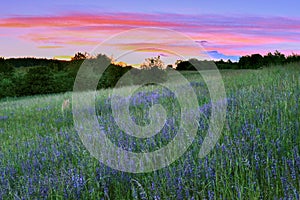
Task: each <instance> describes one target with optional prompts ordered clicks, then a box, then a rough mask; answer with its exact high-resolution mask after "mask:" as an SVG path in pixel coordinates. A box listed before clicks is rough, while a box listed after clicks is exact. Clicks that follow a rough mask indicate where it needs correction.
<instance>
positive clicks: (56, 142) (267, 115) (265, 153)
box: [0, 65, 300, 199]
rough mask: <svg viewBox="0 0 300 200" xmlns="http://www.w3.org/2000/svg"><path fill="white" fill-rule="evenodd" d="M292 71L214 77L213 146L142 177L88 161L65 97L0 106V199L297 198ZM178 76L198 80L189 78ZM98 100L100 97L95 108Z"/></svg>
mask: <svg viewBox="0 0 300 200" xmlns="http://www.w3.org/2000/svg"><path fill="white" fill-rule="evenodd" d="M299 72H300V70H299V67H298V66H296V65H290V66H286V67H284V68H281V67H273V68H270V69H262V70H237V71H233V70H224V71H221V74H222V75H223V79H224V83H225V88H226V92H227V96H228V98H231V99H233V100H232V101H230V103H229V108H228V113H227V125H226V127H225V128H224V130H223V132H222V138H221V139H220V141H219V143H218V145H217V146H216V148H215V149H214V150H213V152H211V154H210V155H209V156H208V157H207V158H206V159H198V158H197V157H196V156H195V155H196V153H195V152H197V150H199V149H198V147H197V146H199V145H197V144H195V145H193V147H192V148H191V153H187V154H186V155H185V158H182V159H180V160H179V161H178V162H176V163H175V164H173V165H171V166H170V167H168V168H165V169H162V170H159V171H157V172H153V173H150V174H144V175H143V174H127V173H122V172H117V171H114V170H111V169H109V168H107V167H105V166H103V165H101V164H99V163H98V161H97V160H96V159H94V158H91V157H90V155H89V153H88V152H87V151H86V150H85V148H84V147H83V145H82V144H81V142H80V140H79V139H78V136H77V135H76V133H75V132H74V130H73V128H72V123H73V122H72V117H71V113H70V112H67V113H65V114H64V115H63V114H62V113H61V104H62V102H63V100H64V99H66V98H71V93H66V94H57V95H48V96H43V95H42V96H35V97H25V98H20V99H8V100H6V101H2V102H0V106H1V107H0V116H8V117H9V118H8V119H7V120H5V119H2V120H0V140H1V146H0V173H1V174H0V176H1V178H0V199H1V197H2V198H16V197H25V198H33V197H48V198H49V197H60V198H83V197H84V196H89V197H90V198H100V197H106V198H108V196H109V197H110V198H111V199H127V198H132V195H133V191H137V193H140V195H142V196H143V193H146V194H147V196H148V197H149V198H151V199H154V198H158V197H160V198H162V199H165V198H180V197H182V198H190V197H191V196H194V197H195V198H196V199H197V198H201V199H202V198H211V197H213V196H214V197H216V198H227V199H232V198H245V199H249V198H250V199H253V198H259V197H262V198H273V197H275V198H280V197H290V198H297V195H298V198H299V192H300V191H299V188H300V177H299V175H298V174H299V173H300V153H299V148H300V147H299V145H300V136H299V117H300V113H299V107H298V106H299V96H300V80H299V74H300V73H299ZM184 74H185V75H186V76H187V77H188V79H189V80H190V81H199V80H200V81H201V78H200V77H199V76H198V75H197V74H196V73H195V72H184ZM297 74H298V75H297ZM199 95H201V94H200V93H199ZM106 97H107V91H100V92H99V98H98V99H97V103H98V104H103V103H104V102H105V99H106ZM103 117H108V115H107V116H106V115H104V116H103ZM199 140H200V139H199ZM187 171H188V172H189V171H190V172H189V173H187ZM211 171H213V172H211ZM185 173H187V174H185ZM179 177H180V179H179ZM133 179H135V180H138V181H139V183H141V185H142V187H138V186H137V185H136V184H135V183H134V182H132V180H133ZM130 180H131V182H130ZM133 188H136V190H133ZM153 188H157V192H154V191H156V189H153Z"/></svg>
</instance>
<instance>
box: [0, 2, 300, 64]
mask: <svg viewBox="0 0 300 200" xmlns="http://www.w3.org/2000/svg"><path fill="white" fill-rule="evenodd" d="M299 8H300V1H298V0H293V1H291V0H287V1H275V0H273V1H271V0H264V1H258V0H252V1H248V2H245V1H241V0H239V1H238V0H229V1H221V0H212V1H205V2H202V1H199V0H197V1H196V0H190V1H170V0H165V1H158V0H154V1H143V0H140V1H133V0H131V1H128V0H127V1H126V0H122V1H121V0H118V1H95V0H93V1H92V0H85V1H77V0H72V1H70V0H63V1H50V0H42V1H41V0H27V1H16V0H10V1H3V2H2V3H1V7H0V47H1V48H0V56H4V57H27V56H30V57H33V56H34V57H46V58H68V57H70V56H72V55H74V54H75V53H76V52H78V51H81V52H91V51H92V50H93V49H94V48H95V47H96V46H97V45H98V44H99V43H101V42H103V41H104V40H106V39H108V38H109V37H111V36H112V35H114V34H120V33H121V32H124V31H127V30H130V29H133V28H143V27H147V28H150V27H158V28H164V29H170V30H174V31H177V32H180V33H182V34H184V35H186V36H188V37H190V38H191V39H192V40H193V41H194V42H195V43H196V44H198V45H201V46H202V47H203V48H204V49H205V50H206V52H207V53H208V55H209V56H210V57H211V58H213V59H220V58H223V59H228V58H230V59H231V60H237V59H238V57H239V56H242V55H247V54H252V53H261V54H266V53H268V52H274V51H275V50H279V51H280V52H282V53H285V54H292V53H298V54H300V37H299V36H300V12H299ZM143 37H144V39H146V40H147V38H152V37H154V35H153V33H152V34H151V32H149V33H146V34H145V35H143ZM177 42H180V41H176V40H174V44H172V43H159V42H158V43H157V47H158V48H160V49H164V48H167V46H168V45H170V46H174V45H175V44H176V43H177ZM143 45H145V44H144V43H142V42H141V40H137V39H136V38H135V37H129V38H128V37H127V38H126V39H124V40H123V41H122V40H118V43H116V44H114V46H115V47H116V48H120V49H123V50H125V49H128V47H127V46H136V47H138V48H141V47H143ZM188 49H189V48H188V47H186V48H185V51H186V52H185V53H187V54H188ZM154 53H156V52H154Z"/></svg>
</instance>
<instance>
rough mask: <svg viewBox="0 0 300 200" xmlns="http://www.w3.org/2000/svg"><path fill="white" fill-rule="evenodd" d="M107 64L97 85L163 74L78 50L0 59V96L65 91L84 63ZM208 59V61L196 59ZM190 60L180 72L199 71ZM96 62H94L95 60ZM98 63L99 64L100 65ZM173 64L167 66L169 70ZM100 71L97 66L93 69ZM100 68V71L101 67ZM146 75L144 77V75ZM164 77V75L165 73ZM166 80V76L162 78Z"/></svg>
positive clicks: (243, 64)
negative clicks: (68, 56) (65, 56)
mask: <svg viewBox="0 0 300 200" xmlns="http://www.w3.org/2000/svg"><path fill="white" fill-rule="evenodd" d="M84 61H85V62H97V64H98V63H99V61H101V63H102V65H103V63H106V65H105V66H104V65H103V67H105V70H104V73H103V74H102V75H101V78H100V81H99V83H98V86H97V88H98V89H102V88H111V87H114V86H115V85H116V83H117V82H118V80H119V79H120V77H122V76H123V75H124V74H125V73H126V72H128V71H131V73H132V74H135V75H137V76H135V77H138V78H136V79H133V80H131V82H130V84H141V80H142V79H141V77H143V71H144V70H145V69H146V70H151V71H152V73H153V74H156V75H157V74H160V75H161V74H163V71H164V70H162V69H161V68H158V67H155V66H154V67H151V68H143V69H136V68H133V67H132V66H119V65H118V63H113V62H112V61H111V58H109V57H107V56H106V55H103V54H99V55H97V56H95V57H92V58H90V57H88V56H87V54H86V53H81V52H78V53H76V54H75V55H74V56H73V57H72V60H70V61H62V60H55V59H43V58H7V59H5V58H3V57H1V58H0V99H1V98H5V97H19V96H29V95H36V94H50V93H62V92H67V91H72V90H73V85H74V81H75V78H76V75H77V72H78V70H79V68H80V66H81V64H82V63H83V62H84ZM197 62H200V63H201V62H207V61H197ZM214 62H215V64H216V66H217V68H218V69H220V70H223V69H236V70H238V69H261V68H266V67H270V66H274V65H281V66H283V67H284V65H285V64H288V63H295V62H300V55H296V54H292V55H289V56H285V55H284V54H282V53H280V52H279V51H275V52H274V53H268V54H267V55H264V56H262V55H260V54H252V55H247V56H242V57H240V59H239V61H238V62H232V61H231V60H227V61H224V60H219V61H214ZM192 63H193V62H192V61H191V60H187V61H180V62H178V63H177V65H176V68H175V69H176V70H178V71H189V70H196V69H195V67H194V65H193V64H192ZM94 64H95V63H94ZM97 66H98V65H97ZM170 67H172V65H168V67H166V69H168V68H170ZM93 70H94V72H95V73H96V74H97V71H99V70H98V69H93ZM100 71H101V70H100ZM144 77H145V76H144ZM162 77H163V76H162ZM162 80H163V79H162Z"/></svg>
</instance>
